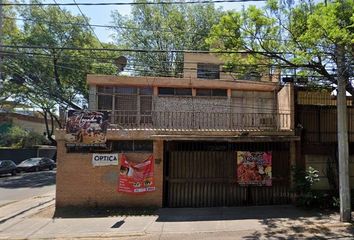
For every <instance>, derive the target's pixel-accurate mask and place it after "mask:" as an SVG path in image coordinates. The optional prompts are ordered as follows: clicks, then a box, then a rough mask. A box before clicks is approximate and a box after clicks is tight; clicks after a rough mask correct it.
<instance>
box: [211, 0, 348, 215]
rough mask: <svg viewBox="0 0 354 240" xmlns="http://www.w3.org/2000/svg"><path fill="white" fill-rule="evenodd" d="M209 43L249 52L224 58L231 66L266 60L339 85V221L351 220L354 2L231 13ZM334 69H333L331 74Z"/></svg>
mask: <svg viewBox="0 0 354 240" xmlns="http://www.w3.org/2000/svg"><path fill="white" fill-rule="evenodd" d="M207 42H208V43H209V44H210V46H211V48H212V49H214V50H223V51H225V50H236V51H240V50H241V51H245V52H247V53H250V55H249V57H243V56H240V54H231V55H224V58H225V59H226V60H228V61H229V62H231V64H232V63H234V65H236V64H235V63H236V62H237V63H240V62H243V61H245V62H248V63H249V62H254V63H257V62H259V61H260V60H262V59H263V58H264V57H266V58H269V59H272V61H273V63H280V64H282V65H286V66H288V67H292V68H295V69H300V70H301V71H302V72H303V73H305V74H307V73H309V72H313V73H315V74H316V75H317V76H318V77H320V78H315V79H310V80H311V81H313V82H315V81H316V82H317V83H318V82H319V83H320V84H323V83H335V84H337V85H338V87H337V90H338V95H337V110H338V117H337V119H338V149H339V172H340V174H339V175H340V183H341V187H340V191H341V192H340V197H341V219H342V220H343V221H350V219H351V216H350V215H351V211H350V188H349V174H348V158H349V154H348V135H347V134H348V133H347V120H346V119H347V117H346V114H347V109H346V108H347V106H346V93H345V90H346V89H347V91H349V92H350V93H352V95H353V98H354V89H353V85H352V84H351V81H350V80H353V79H351V77H353V69H352V64H353V43H354V1H353V0H333V1H328V2H325V3H317V4H315V3H313V2H312V1H309V2H307V3H305V2H300V3H299V4H297V5H294V6H289V5H282V4H279V3H278V2H277V1H276V0H270V1H268V4H267V6H266V7H265V8H263V9H259V8H257V7H255V6H251V7H249V8H248V9H246V10H244V11H242V12H228V13H227V14H226V15H225V16H223V17H222V19H221V21H220V23H219V24H217V25H215V26H214V27H213V29H212V32H211V34H210V37H209V38H208V40H207ZM333 69H335V71H334V70H333Z"/></svg>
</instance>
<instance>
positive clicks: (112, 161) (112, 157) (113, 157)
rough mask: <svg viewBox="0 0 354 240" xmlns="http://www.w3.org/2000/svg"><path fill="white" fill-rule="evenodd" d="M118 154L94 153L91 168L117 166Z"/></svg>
mask: <svg viewBox="0 0 354 240" xmlns="http://www.w3.org/2000/svg"><path fill="white" fill-rule="evenodd" d="M118 159H119V158H118V153H109V154H105V153H94V154H93V155H92V165H93V166H109V165H118Z"/></svg>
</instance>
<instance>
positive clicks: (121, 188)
mask: <svg viewBox="0 0 354 240" xmlns="http://www.w3.org/2000/svg"><path fill="white" fill-rule="evenodd" d="M152 191H155V182H154V156H153V155H151V156H150V157H148V159H146V160H145V161H144V162H141V163H135V162H131V161H129V160H128V159H127V156H126V155H124V154H122V155H121V158H120V172H119V184H118V192H126V193H144V192H152Z"/></svg>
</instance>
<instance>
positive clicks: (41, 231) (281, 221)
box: [0, 203, 354, 240]
mask: <svg viewBox="0 0 354 240" xmlns="http://www.w3.org/2000/svg"><path fill="white" fill-rule="evenodd" d="M45 204H49V203H45ZM43 206H44V205H43ZM1 209H2V208H0V210H1ZM30 211H31V210H30ZM30 211H28V212H27V214H26V215H25V216H24V215H19V216H16V217H15V218H14V219H15V220H16V221H14V219H11V220H7V221H6V222H5V223H3V224H0V239H97V238H108V239H116V238H118V237H120V238H121V239H179V240H180V239H181V238H184V239H354V237H353V226H352V225H351V224H345V223H340V222H339V221H338V219H339V216H338V214H336V213H329V212H327V213H326V212H322V213H319V212H308V211H304V210H300V209H297V208H295V207H293V206H265V207H232V208H199V209H191V208H183V209H160V210H158V211H157V212H156V214H154V215H151V216H107V217H92V216H90V217H80V218H75V217H62V218H53V214H54V207H53V205H51V206H47V207H43V208H41V209H39V211H37V212H35V213H32V214H31V215H30V214H29V213H30ZM4 225H5V227H4Z"/></svg>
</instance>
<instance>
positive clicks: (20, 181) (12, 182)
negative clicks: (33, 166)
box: [0, 170, 56, 206]
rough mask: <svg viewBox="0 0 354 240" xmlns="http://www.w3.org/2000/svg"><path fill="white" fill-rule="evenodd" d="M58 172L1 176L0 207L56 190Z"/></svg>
mask: <svg viewBox="0 0 354 240" xmlns="http://www.w3.org/2000/svg"><path fill="white" fill-rule="evenodd" d="M55 175H56V171H55V170H53V171H40V172H29V173H19V174H18V175H16V176H9V175H0V206H3V205H6V204H9V203H12V202H16V201H20V200H24V199H27V198H31V197H35V196H38V195H42V194H45V193H47V192H50V191H53V190H55Z"/></svg>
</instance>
